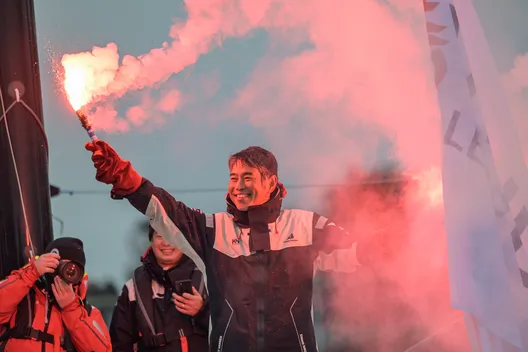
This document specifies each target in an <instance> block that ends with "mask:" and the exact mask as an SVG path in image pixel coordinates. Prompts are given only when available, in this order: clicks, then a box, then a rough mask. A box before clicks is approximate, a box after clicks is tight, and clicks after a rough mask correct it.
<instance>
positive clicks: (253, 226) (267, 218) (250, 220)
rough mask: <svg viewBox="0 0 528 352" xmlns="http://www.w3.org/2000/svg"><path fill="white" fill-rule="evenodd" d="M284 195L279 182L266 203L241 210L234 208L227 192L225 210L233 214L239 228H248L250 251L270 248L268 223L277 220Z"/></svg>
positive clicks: (282, 187)
mask: <svg viewBox="0 0 528 352" xmlns="http://www.w3.org/2000/svg"><path fill="white" fill-rule="evenodd" d="M284 196H286V188H285V187H284V186H283V185H282V183H279V184H278V185H277V188H276V189H275V190H274V191H273V192H272V193H271V195H270V199H269V200H268V201H267V202H266V203H264V204H261V205H256V206H252V207H249V208H248V210H247V211H241V210H238V209H237V208H236V206H235V204H234V203H233V201H232V200H231V197H230V196H229V194H227V195H226V198H225V199H226V203H227V212H228V213H229V214H231V215H233V221H234V222H235V223H236V224H237V225H238V226H239V227H241V228H249V229H250V237H249V249H250V251H252V252H254V251H260V250H270V241H269V230H268V224H270V223H273V222H275V221H277V218H278V217H279V215H280V212H281V208H282V199H283V198H284Z"/></svg>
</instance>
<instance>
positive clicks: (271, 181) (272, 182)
mask: <svg viewBox="0 0 528 352" xmlns="http://www.w3.org/2000/svg"><path fill="white" fill-rule="evenodd" d="M278 182H279V178H278V177H277V175H271V176H270V178H269V187H270V192H273V191H274V190H275V188H277V183H278Z"/></svg>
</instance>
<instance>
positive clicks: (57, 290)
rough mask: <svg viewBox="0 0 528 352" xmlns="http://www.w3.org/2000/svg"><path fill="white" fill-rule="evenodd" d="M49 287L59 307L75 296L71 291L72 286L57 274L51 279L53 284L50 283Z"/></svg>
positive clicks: (70, 301)
mask: <svg viewBox="0 0 528 352" xmlns="http://www.w3.org/2000/svg"><path fill="white" fill-rule="evenodd" d="M51 289H52V291H53V295H54V296H55V300H56V301H57V304H58V305H59V307H61V309H62V308H64V307H66V306H67V305H68V304H70V303H72V302H73V301H74V300H75V299H76V298H77V295H76V294H75V292H74V291H73V286H72V285H70V284H68V283H66V282H65V281H64V280H63V279H61V278H60V277H59V276H55V280H53V284H51Z"/></svg>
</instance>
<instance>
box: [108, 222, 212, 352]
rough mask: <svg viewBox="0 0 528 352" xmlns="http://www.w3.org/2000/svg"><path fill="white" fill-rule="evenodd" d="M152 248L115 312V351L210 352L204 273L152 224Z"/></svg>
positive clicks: (112, 324) (126, 287) (113, 334)
mask: <svg viewBox="0 0 528 352" xmlns="http://www.w3.org/2000/svg"><path fill="white" fill-rule="evenodd" d="M149 240H150V241H151V246H150V247H149V248H148V249H147V251H146V252H145V254H144V255H143V257H142V258H141V261H142V265H141V266H139V267H138V268H136V270H135V271H134V274H133V277H132V278H131V279H130V280H128V281H127V283H126V284H125V285H124V287H123V290H122V293H121V295H120V296H119V298H118V300H117V304H116V306H115V308H114V312H113V314H112V321H111V323H110V337H111V341H112V347H113V351H114V352H129V351H130V352H132V351H157V352H162V351H171V352H173V351H174V352H178V351H181V352H207V351H208V341H207V332H208V328H209V304H208V299H207V294H206V292H205V285H204V281H203V277H202V273H201V272H200V271H199V270H198V269H197V268H196V265H195V264H194V262H193V261H192V260H191V259H189V258H188V257H187V256H185V255H184V254H183V253H182V252H181V251H180V250H178V249H176V248H174V247H172V246H170V245H169V244H167V243H166V242H165V241H164V240H163V238H162V237H161V236H160V235H159V234H157V233H156V232H155V231H154V229H153V228H152V227H150V228H149Z"/></svg>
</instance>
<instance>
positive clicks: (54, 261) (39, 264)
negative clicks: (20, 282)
mask: <svg viewBox="0 0 528 352" xmlns="http://www.w3.org/2000/svg"><path fill="white" fill-rule="evenodd" d="M59 260H60V256H59V255H58V254H56V253H45V254H43V255H41V256H40V257H39V258H38V259H37V260H36V261H35V267H36V268H37V271H38V273H39V275H41V276H42V275H44V274H48V273H50V274H51V273H53V272H55V269H57V267H58V266H59Z"/></svg>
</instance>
